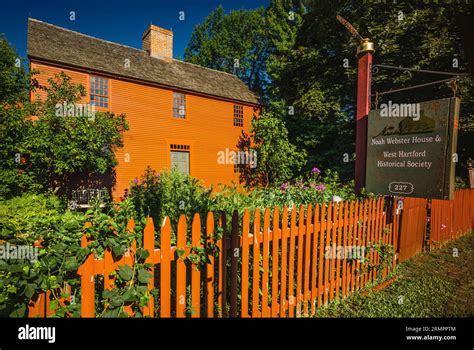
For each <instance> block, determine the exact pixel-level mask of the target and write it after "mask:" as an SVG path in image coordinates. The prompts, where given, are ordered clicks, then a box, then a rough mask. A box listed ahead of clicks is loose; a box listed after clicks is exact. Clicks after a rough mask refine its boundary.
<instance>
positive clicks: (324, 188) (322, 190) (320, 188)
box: [316, 184, 326, 192]
mask: <svg viewBox="0 0 474 350" xmlns="http://www.w3.org/2000/svg"><path fill="white" fill-rule="evenodd" d="M324 190H326V186H324V184H319V185H317V186H316V191H321V192H324Z"/></svg>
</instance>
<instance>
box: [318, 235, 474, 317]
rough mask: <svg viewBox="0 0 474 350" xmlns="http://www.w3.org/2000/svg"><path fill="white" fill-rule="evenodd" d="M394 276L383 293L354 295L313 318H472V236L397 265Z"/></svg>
mask: <svg viewBox="0 0 474 350" xmlns="http://www.w3.org/2000/svg"><path fill="white" fill-rule="evenodd" d="M456 253H457V256H456ZM396 274H397V275H398V276H399V278H398V280H396V281H395V282H393V283H392V284H390V285H389V286H387V287H386V288H385V289H383V290H380V291H377V292H369V294H368V295H367V296H365V297H364V296H362V295H361V294H360V292H358V293H355V294H353V295H351V296H350V297H348V298H347V299H345V300H343V301H342V300H339V301H336V302H334V303H332V304H330V305H327V306H324V307H322V308H320V309H318V310H317V312H316V315H315V317H472V316H473V315H474V233H471V234H469V235H466V236H464V237H462V238H460V239H457V240H455V241H452V242H450V243H449V244H448V245H446V246H445V247H443V248H442V249H439V250H437V251H433V252H431V253H424V254H421V255H419V256H417V257H415V258H413V259H411V260H409V261H406V262H404V263H402V264H400V265H399V266H398V267H397V270H396Z"/></svg>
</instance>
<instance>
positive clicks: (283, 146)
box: [239, 111, 305, 186]
mask: <svg viewBox="0 0 474 350" xmlns="http://www.w3.org/2000/svg"><path fill="white" fill-rule="evenodd" d="M239 150H241V151H243V152H249V153H248V154H252V153H253V154H255V155H256V158H254V159H255V160H256V161H254V162H253V164H248V165H246V166H243V167H242V169H241V171H242V172H241V182H244V183H245V184H246V185H248V186H278V185H280V184H281V183H282V182H284V181H287V180H289V179H291V178H292V177H293V176H294V175H295V174H296V173H298V172H299V171H300V169H301V167H302V166H303V165H304V163H305V154H304V152H300V151H298V150H297V149H296V147H295V146H294V145H292V144H291V143H290V142H289V140H288V130H287V129H286V127H285V123H284V122H283V120H282V118H281V117H277V116H275V112H270V111H267V112H264V113H263V114H262V115H261V116H260V117H258V118H254V119H253V120H252V130H251V132H250V134H245V133H244V134H243V135H242V137H241V139H240V142H239Z"/></svg>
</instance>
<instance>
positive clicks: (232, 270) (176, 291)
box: [29, 190, 474, 317]
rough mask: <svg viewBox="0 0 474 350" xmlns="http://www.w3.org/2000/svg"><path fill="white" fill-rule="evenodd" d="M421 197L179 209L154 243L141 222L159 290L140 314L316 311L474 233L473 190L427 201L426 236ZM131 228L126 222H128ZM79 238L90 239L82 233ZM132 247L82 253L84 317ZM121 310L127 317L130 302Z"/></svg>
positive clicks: (41, 304) (35, 306)
mask: <svg viewBox="0 0 474 350" xmlns="http://www.w3.org/2000/svg"><path fill="white" fill-rule="evenodd" d="M427 203H428V202H427V200H426V199H417V198H415V199H412V198H405V199H404V206H403V209H402V208H400V207H399V206H398V205H397V201H396V200H395V201H394V202H393V201H390V200H388V201H386V200H385V199H384V198H382V197H379V198H377V199H369V200H364V201H351V202H347V201H346V202H339V203H327V204H317V205H316V206H314V207H313V206H312V205H308V206H307V207H306V208H305V207H304V206H300V207H299V208H287V207H284V208H283V210H282V211H281V212H280V210H279V209H278V208H274V209H273V210H270V209H268V208H267V209H265V210H264V211H263V212H260V211H259V210H258V209H257V210H255V211H254V212H253V213H250V212H249V210H245V212H244V213H243V215H242V217H239V215H238V213H237V212H236V211H235V212H234V214H233V216H232V218H226V217H225V215H224V214H220V215H219V217H218V218H215V217H214V214H213V213H208V214H207V217H206V221H205V224H204V223H202V222H201V217H200V216H199V215H198V214H195V215H194V217H193V219H192V222H190V223H188V222H187V219H186V217H185V216H184V215H183V216H181V217H180V218H179V222H178V224H177V226H176V227H177V228H176V229H175V230H173V229H172V225H171V223H170V220H169V218H167V217H166V218H165V219H164V221H163V224H162V226H161V230H160V235H159V239H158V240H157V239H155V234H156V232H155V230H154V225H153V221H152V219H151V218H148V219H147V224H146V226H145V228H144V230H143V248H144V249H146V250H148V251H149V252H151V254H150V255H149V256H148V258H147V260H146V262H148V263H151V266H152V268H151V269H150V272H151V273H152V275H153V278H152V279H151V280H150V281H149V284H148V289H149V290H152V289H153V288H156V289H158V297H157V298H150V300H149V302H148V305H146V306H145V307H144V308H143V310H142V313H143V315H144V316H150V317H295V316H308V315H313V314H314V313H315V311H316V309H317V308H318V307H319V306H321V305H323V304H327V303H329V302H331V301H333V300H335V299H340V298H345V297H346V296H347V295H348V294H350V293H352V292H354V291H356V290H360V289H364V288H366V287H368V286H372V285H375V284H376V283H378V282H380V281H382V280H383V279H384V278H385V277H387V275H388V274H389V273H390V272H391V271H393V269H394V268H395V266H396V264H398V263H399V262H400V261H402V260H405V259H408V258H410V257H411V256H413V255H415V254H417V253H419V252H421V251H422V249H423V248H424V243H426V242H431V243H432V244H438V242H446V241H447V240H449V239H450V238H454V237H458V236H459V235H461V234H464V233H468V232H470V231H471V230H472V228H473V223H474V191H473V190H462V191H457V192H456V198H455V199H454V200H453V201H434V200H433V201H432V202H431V223H432V228H431V230H430V239H429V240H426V232H427V229H426V225H427V222H428V220H427V213H428V211H427V209H426V208H427ZM447 208H448V209H447ZM215 219H217V220H215ZM227 220H230V222H227ZM445 220H446V221H445ZM188 225H190V227H189V228H188ZM436 225H446V227H445V228H443V229H441V228H439V227H438V226H436ZM133 227H134V223H133V220H131V221H130V222H129V228H130V229H133ZM228 228H229V229H228ZM172 242H173V244H172ZM82 243H83V245H84V246H85V245H87V244H88V243H89V242H87V239H86V237H85V236H84V237H83V242H82ZM209 246H216V247H217V249H213V250H212V253H210V254H209V255H208V256H207V257H208V259H207V261H206V262H204V263H200V264H198V263H194V262H192V261H193V260H192V259H189V257H190V256H192V255H193V254H196V253H195V252H196V251H198V250H199V249H196V247H201V248H202V247H209ZM156 247H159V248H156ZM362 248H364V249H365V251H362V250H361V249H362ZM136 249H137V243H136V242H134V243H133V244H132V247H131V248H130V250H129V252H127V253H126V254H125V255H124V256H123V257H122V258H121V259H120V260H117V261H115V260H114V258H113V255H112V252H111V251H106V252H105V253H104V256H103V258H101V259H96V258H95V257H94V255H93V254H90V255H89V257H88V258H87V260H86V261H85V262H84V264H83V265H82V266H81V268H80V270H79V274H80V275H81V301H80V302H81V316H82V317H95V316H96V315H95V305H96V301H97V294H98V292H99V293H100V291H99V290H98V288H99V285H96V278H97V277H98V276H102V278H103V288H112V287H113V283H114V280H113V277H111V276H110V274H111V272H113V271H116V270H117V268H118V266H120V265H124V264H127V265H130V266H133V264H134V259H135V257H134V252H135V251H136ZM201 251H202V250H201ZM178 253H180V254H178ZM362 257H364V258H362ZM40 297H42V299H40V300H36V302H32V303H31V304H32V306H31V307H30V310H29V316H30V317H35V316H40V317H45V316H49V315H51V313H52V312H51V311H50V310H48V298H47V297H46V295H44V294H43V295H40ZM125 311H126V312H127V313H129V314H132V313H133V311H132V310H131V308H127V307H126V308H125Z"/></svg>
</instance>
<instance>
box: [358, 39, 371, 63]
mask: <svg viewBox="0 0 474 350" xmlns="http://www.w3.org/2000/svg"><path fill="white" fill-rule="evenodd" d="M374 51H375V47H374V43H373V42H372V41H370V39H368V38H365V39H362V42H361V43H360V44H359V46H357V53H356V56H357V57H358V58H359V57H361V56H363V55H364V54H365V53H367V52H370V53H373V52H374Z"/></svg>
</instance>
